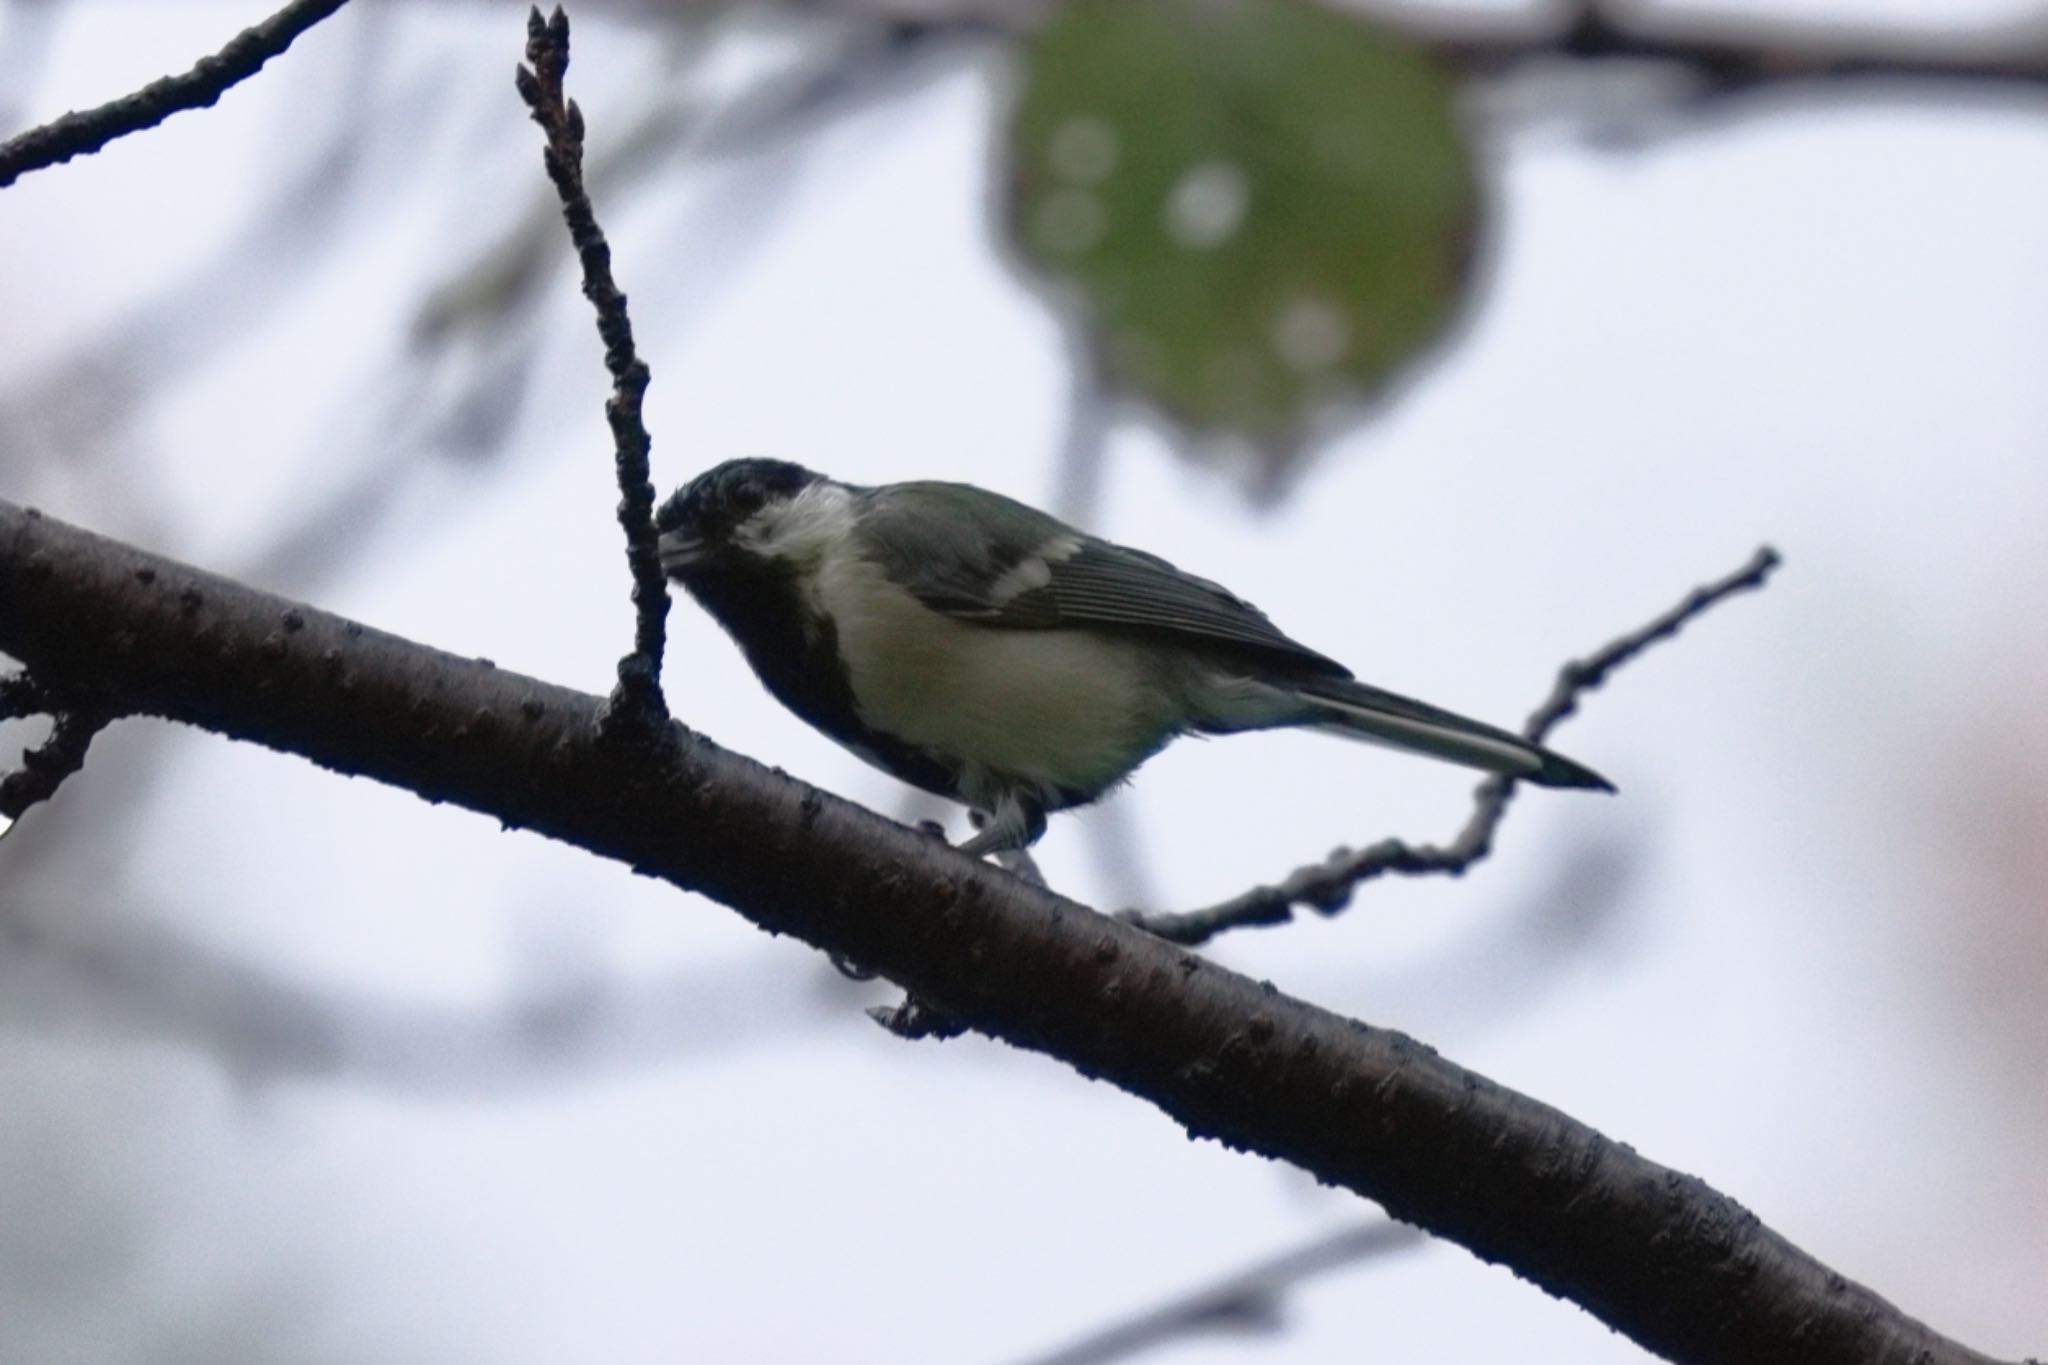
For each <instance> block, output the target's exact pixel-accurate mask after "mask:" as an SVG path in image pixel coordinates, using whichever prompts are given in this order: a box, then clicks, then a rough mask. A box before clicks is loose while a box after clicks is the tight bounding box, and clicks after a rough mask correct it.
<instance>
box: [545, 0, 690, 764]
mask: <svg viewBox="0 0 2048 1365" xmlns="http://www.w3.org/2000/svg"><path fill="white" fill-rule="evenodd" d="M526 60H527V61H528V62H529V63H531V65H530V66H522V67H520V68H519V69H518V72H517V84H518V87H519V95H520V98H522V99H524V100H525V101H526V107H527V108H528V109H530V110H532V111H533V121H534V122H535V123H538V124H539V125H540V126H541V128H542V130H543V131H545V132H546V133H547V138H548V141H547V150H546V152H545V153H544V154H543V156H542V161H543V162H544V164H545V165H546V166H547V172H548V179H550V180H552V181H554V184H555V192H556V193H557V194H559V195H560V196H561V199H562V217H563V219H564V220H565V221H566V222H567V223H568V225H569V241H570V244H571V245H572V246H574V247H575V248H576V255H577V258H578V260H580V261H581V262H582V265H583V297H585V298H587V299H589V300H590V303H591V306H592V307H594V308H595V309H597V334H598V336H600V337H601V338H603V340H604V367H605V369H606V370H607V371H609V372H610V373H611V377H612V396H611V398H610V399H609V400H608V401H607V402H606V403H605V405H604V413H605V417H606V419H607V420H608V421H609V422H610V423H611V428H612V442H613V446H614V449H615V452H616V453H615V460H614V462H615V464H616V466H617V469H618V478H619V526H620V527H621V528H622V529H623V530H624V531H625V533H626V565H627V567H628V568H629V569H630V570H631V571H632V575H633V613H634V626H633V652H632V653H630V654H628V655H626V656H625V657H624V658H623V659H620V660H619V681H618V686H617V687H616V688H614V689H613V692H612V705H611V706H610V707H608V708H607V709H606V711H605V715H604V724H605V728H606V730H607V732H608V733H610V732H612V731H614V730H615V729H616V728H617V727H618V726H619V725H620V724H622V723H623V724H626V725H628V726H630V727H632V728H634V729H636V730H644V731H653V730H655V729H658V728H659V727H660V725H661V723H662V722H664V721H666V720H667V719H668V703H667V701H666V700H664V699H663V697H662V695H661V655H662V650H663V648H664V646H665V644H666V635H667V618H668V584H667V582H666V581H665V580H664V579H663V577H662V573H661V561H660V558H659V556H658V555H657V552H656V548H655V536H654V482H653V478H652V476H651V475H650V473H649V470H648V461H647V452H648V449H649V447H650V445H651V441H650V439H649V437H648V435H647V426H646V423H645V422H644V421H642V420H641V415H640V408H641V403H642V401H643V400H644V399H645V397H646V395H647V381H648V377H649V376H648V371H647V366H646V364H645V363H644V362H643V361H642V360H641V359H640V356H639V353H638V352H637V351H636V350H635V349H634V346H633V321H632V319H631V318H630V317H628V316H627V314H626V296H625V295H624V294H622V293H620V292H619V287H618V285H617V283H615V282H614V281H613V279H612V251H611V247H610V246H609V245H608V244H607V243H606V242H605V239H604V232H603V230H602V229H600V228H599V227H598V225H597V211H596V210H595V209H594V208H592V207H591V203H590V196H589V194H587V193H586V192H585V191H584V188H583V111H582V110H581V109H579V108H577V107H576V102H575V101H574V100H571V99H567V98H566V97H565V96H564V95H563V93H562V77H563V75H564V74H565V73H566V72H567V71H568V69H569V17H568V16H567V15H566V14H564V13H562V10H561V7H560V6H556V8H555V12H554V14H553V15H552V16H551V17H549V18H546V19H543V18H542V17H541V13H540V10H539V9H538V8H535V9H533V10H532V11H531V12H530V13H529V14H528V16H527V20H526Z"/></svg>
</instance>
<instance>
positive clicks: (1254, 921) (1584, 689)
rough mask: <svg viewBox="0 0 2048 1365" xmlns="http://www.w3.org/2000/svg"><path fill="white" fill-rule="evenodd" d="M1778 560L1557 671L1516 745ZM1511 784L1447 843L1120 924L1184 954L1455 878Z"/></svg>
mask: <svg viewBox="0 0 2048 1365" xmlns="http://www.w3.org/2000/svg"><path fill="white" fill-rule="evenodd" d="M1780 562H1781V561H1780V560H1779V558H1778V552H1777V551H1776V550H1773V549H1772V548H1771V547H1770V546H1768V545H1766V546H1764V547H1763V548H1761V549H1759V550H1758V551H1757V552H1756V553H1755V554H1754V555H1752V556H1751V557H1750V560H1749V562H1748V563H1747V564H1745V565H1743V566H1742V567H1741V568H1740V569H1737V570H1736V571H1735V572H1734V573H1732V574H1729V575H1728V576H1727V577H1726V578H1722V579H1719V580H1717V581H1715V582H1712V583H1709V584H1706V585H1705V586H1703V587H1699V588H1695V589H1693V590H1692V591H1691V592H1690V593H1688V594H1686V597H1685V600H1684V601H1682V602H1680V603H1679V604H1678V605H1677V606H1675V607H1673V608H1672V609H1671V610H1669V611H1667V612H1665V613H1664V614H1663V615H1661V616H1659V617H1657V618H1656V619H1655V620H1654V621H1651V622H1650V623H1649V624H1648V625H1645V626H1643V627H1642V628H1640V629H1638V630H1633V631H1630V632H1629V633H1628V634H1626V635H1624V636H1621V637H1620V638H1619V639H1616V640H1611V641H1609V642H1608V643H1607V644H1606V645H1604V646H1602V647H1601V648H1600V649H1598V650H1596V651H1595V652H1594V653H1593V654H1591V655H1589V656H1588V657H1586V658H1584V659H1574V660H1572V661H1571V662H1570V663H1568V664H1566V665H1565V666H1564V667H1563V668H1562V669H1560V670H1559V671H1558V675H1557V684H1556V685H1555V686H1554V687H1553V688H1552V689H1551V692H1550V695H1549V696H1548V697H1546V698H1545V699H1544V701H1543V704H1542V705H1541V706H1539V707H1537V708H1536V710H1535V712H1534V713H1533V714H1531V715H1530V717H1529V719H1528V721H1527V722H1525V723H1524V724H1523V726H1522V734H1523V736H1524V737H1525V738H1528V739H1531V740H1534V741H1535V742H1537V743H1539V744H1540V743H1542V742H1543V741H1544V740H1546V739H1548V738H1549V737H1550V732H1551V731H1552V730H1555V729H1556V728H1557V727H1558V726H1559V725H1560V724H1562V723H1563V722H1564V721H1565V720H1567V719H1568V718H1569V717H1570V716H1571V715H1572V714H1573V713H1574V712H1575V711H1577V710H1578V709H1579V698H1581V697H1583V696H1584V695H1585V694H1586V693H1588V692H1591V691H1593V690H1594V689H1595V688H1597V687H1599V686H1600V685H1601V684H1602V683H1604V682H1606V681H1607V677H1608V675H1609V674H1611V673H1612V672H1614V670H1615V669H1617V668H1620V667H1621V666H1622V665H1623V664H1625V663H1627V662H1628V661H1629V660H1631V659H1633V658H1635V657H1636V656H1637V655H1638V654H1641V653H1642V652H1643V651H1644V650H1646V649H1648V648H1649V647H1650V646H1652V645H1654V644H1656V643H1658V642H1659V641H1661V640H1668V639H1670V638H1671V637H1672V636H1674V635H1676V634H1678V632H1679V631H1680V630H1681V629H1683V628H1684V626H1685V624H1686V622H1688V621H1690V620H1692V619H1693V618H1694V617H1696V616H1699V615H1701V614H1702V613H1704V612H1706V611H1707V610H1709V609H1710V608H1712V607H1713V606H1715V605H1716V604H1717V603H1720V602H1723V601H1726V600H1727V599H1728V598H1730V597H1733V596H1735V595H1736V594H1738V593H1743V592H1748V591H1750V590H1751V589H1754V588H1761V587H1762V586H1763V585H1764V582H1765V580H1767V579H1768V578H1769V577H1770V576H1771V572H1772V570H1774V569H1776V568H1777V567H1778V565H1779V563H1780ZM1514 796H1515V780H1514V779H1513V778H1511V777H1489V778H1487V779H1486V780H1485V781H1484V782H1481V783H1480V784H1479V786H1478V789H1477V790H1476V791H1474V792H1473V794H1472V815H1471V817H1470V818H1469V819H1467V820H1466V821H1465V827H1464V828H1463V829H1461V830H1459V831H1458V837H1457V838H1455V839H1453V840H1451V842H1450V843H1449V844H1445V845H1437V844H1420V845H1417V844H1410V843H1406V842H1404V841H1402V840H1400V839H1382V840H1380V841H1379V842H1378V843H1376V844H1369V845H1367V846H1366V847H1365V848H1362V849H1350V848H1340V849H1338V850H1337V851H1336V852H1335V853H1332V854H1331V855H1330V856H1329V857H1328V858H1325V859H1324V860H1323V861H1322V862H1319V863H1310V864H1308V865H1307V866H1305V867H1299V868H1296V869H1295V870H1294V871H1293V872H1292V873H1290V874H1288V876H1287V877H1286V878H1285V879H1284V880H1282V881H1280V882H1278V883H1277V884H1275V885H1272V886H1255V887H1253V888H1252V889H1251V890H1249V891H1246V892H1244V893H1242V894H1240V895H1236V896H1233V897H1231V898H1230V899H1229V900H1227V901H1220V902H1218V903H1217V904H1215V905H1211V906H1206V907H1204V908H1203V909H1200V910H1186V911H1180V912H1177V913H1163V914H1156V915H1147V914H1144V913H1143V912H1141V911H1135V910H1127V911H1125V912H1124V914H1123V915H1122V918H1123V919H1124V920H1125V921H1127V922H1128V923H1131V924H1135V925H1137V926H1138V927H1139V928H1141V929H1144V930H1146V931H1147V932H1149V933H1154V934H1157V935H1159V937H1161V938H1163V939H1167V940H1169V941H1171V942H1174V943H1179V944H1184V945H1186V946H1188V947H1193V946H1195V945H1197V944H1202V943H1207V942H1208V941H1209V940H1210V939H1212V938H1215V937H1216V936H1217V935H1218V934H1221V933H1224V932H1226V931H1228V930H1231V929H1244V928H1250V927H1253V926H1266V925H1275V924H1285V923H1287V922H1288V921H1290V920H1292V919H1293V918H1294V910H1295V907H1296V906H1305V907H1307V908H1308V909H1311V910H1314V911H1316V912H1317V913H1318V914H1322V915H1334V914H1337V913H1339V912H1340V911H1342V910H1343V909H1344V908H1345V907H1346V906H1348V905H1349V904H1351V898H1352V897H1353V896H1354V895H1356V894H1357V892H1358V888H1359V887H1361V886H1363V885H1364V884H1365V883H1367V882H1369V881H1372V880H1374V879H1375V878H1378V877H1385V876H1389V875H1395V876H1402V877H1424V876H1431V875H1434V874H1439V873H1440V874H1443V875H1445V876H1451V877H1459V876H1463V875H1464V874H1465V872H1466V870H1467V869H1469V868H1470V867H1471V866H1472V864H1474V863H1476V862H1478V861H1480V860H1481V859H1482V858H1484V857H1486V855H1487V854H1489V853H1491V852H1493V838H1494V835H1495V834H1496V833H1497V832H1499V830H1500V824H1501V821H1502V820H1504V819H1506V818H1507V813H1508V804H1509V803H1510V802H1511V801H1513V800H1514Z"/></svg>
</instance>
